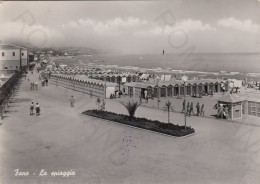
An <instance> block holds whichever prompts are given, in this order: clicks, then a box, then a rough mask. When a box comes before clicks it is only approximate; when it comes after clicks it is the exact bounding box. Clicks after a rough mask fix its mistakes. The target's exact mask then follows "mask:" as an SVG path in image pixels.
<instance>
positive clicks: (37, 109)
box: [35, 102, 41, 116]
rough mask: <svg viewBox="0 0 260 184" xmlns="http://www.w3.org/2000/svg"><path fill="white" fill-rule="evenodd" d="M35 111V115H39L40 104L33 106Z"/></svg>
mask: <svg viewBox="0 0 260 184" xmlns="http://www.w3.org/2000/svg"><path fill="white" fill-rule="evenodd" d="M35 111H36V115H37V116H38V115H40V111H41V109H40V104H39V103H38V102H37V103H36V105H35Z"/></svg>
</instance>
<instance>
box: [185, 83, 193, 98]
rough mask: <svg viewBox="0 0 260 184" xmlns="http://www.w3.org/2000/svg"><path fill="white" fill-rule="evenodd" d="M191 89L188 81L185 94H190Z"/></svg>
mask: <svg viewBox="0 0 260 184" xmlns="http://www.w3.org/2000/svg"><path fill="white" fill-rule="evenodd" d="M191 90H192V85H191V84H190V83H189V84H188V85H187V92H186V94H187V95H190V96H191Z"/></svg>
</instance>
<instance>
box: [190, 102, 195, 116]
mask: <svg viewBox="0 0 260 184" xmlns="http://www.w3.org/2000/svg"><path fill="white" fill-rule="evenodd" d="M191 112H192V115H193V116H194V111H193V102H191V104H190V111H189V116H190V114H191Z"/></svg>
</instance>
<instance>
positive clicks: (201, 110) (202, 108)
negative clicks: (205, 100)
mask: <svg viewBox="0 0 260 184" xmlns="http://www.w3.org/2000/svg"><path fill="white" fill-rule="evenodd" d="M204 113H205V110H204V104H202V105H201V109H200V116H204Z"/></svg>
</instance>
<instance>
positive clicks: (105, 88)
mask: <svg viewBox="0 0 260 184" xmlns="http://www.w3.org/2000/svg"><path fill="white" fill-rule="evenodd" d="M104 90H105V92H104V93H105V99H106V98H107V94H106V93H107V73H105V87H104Z"/></svg>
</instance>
